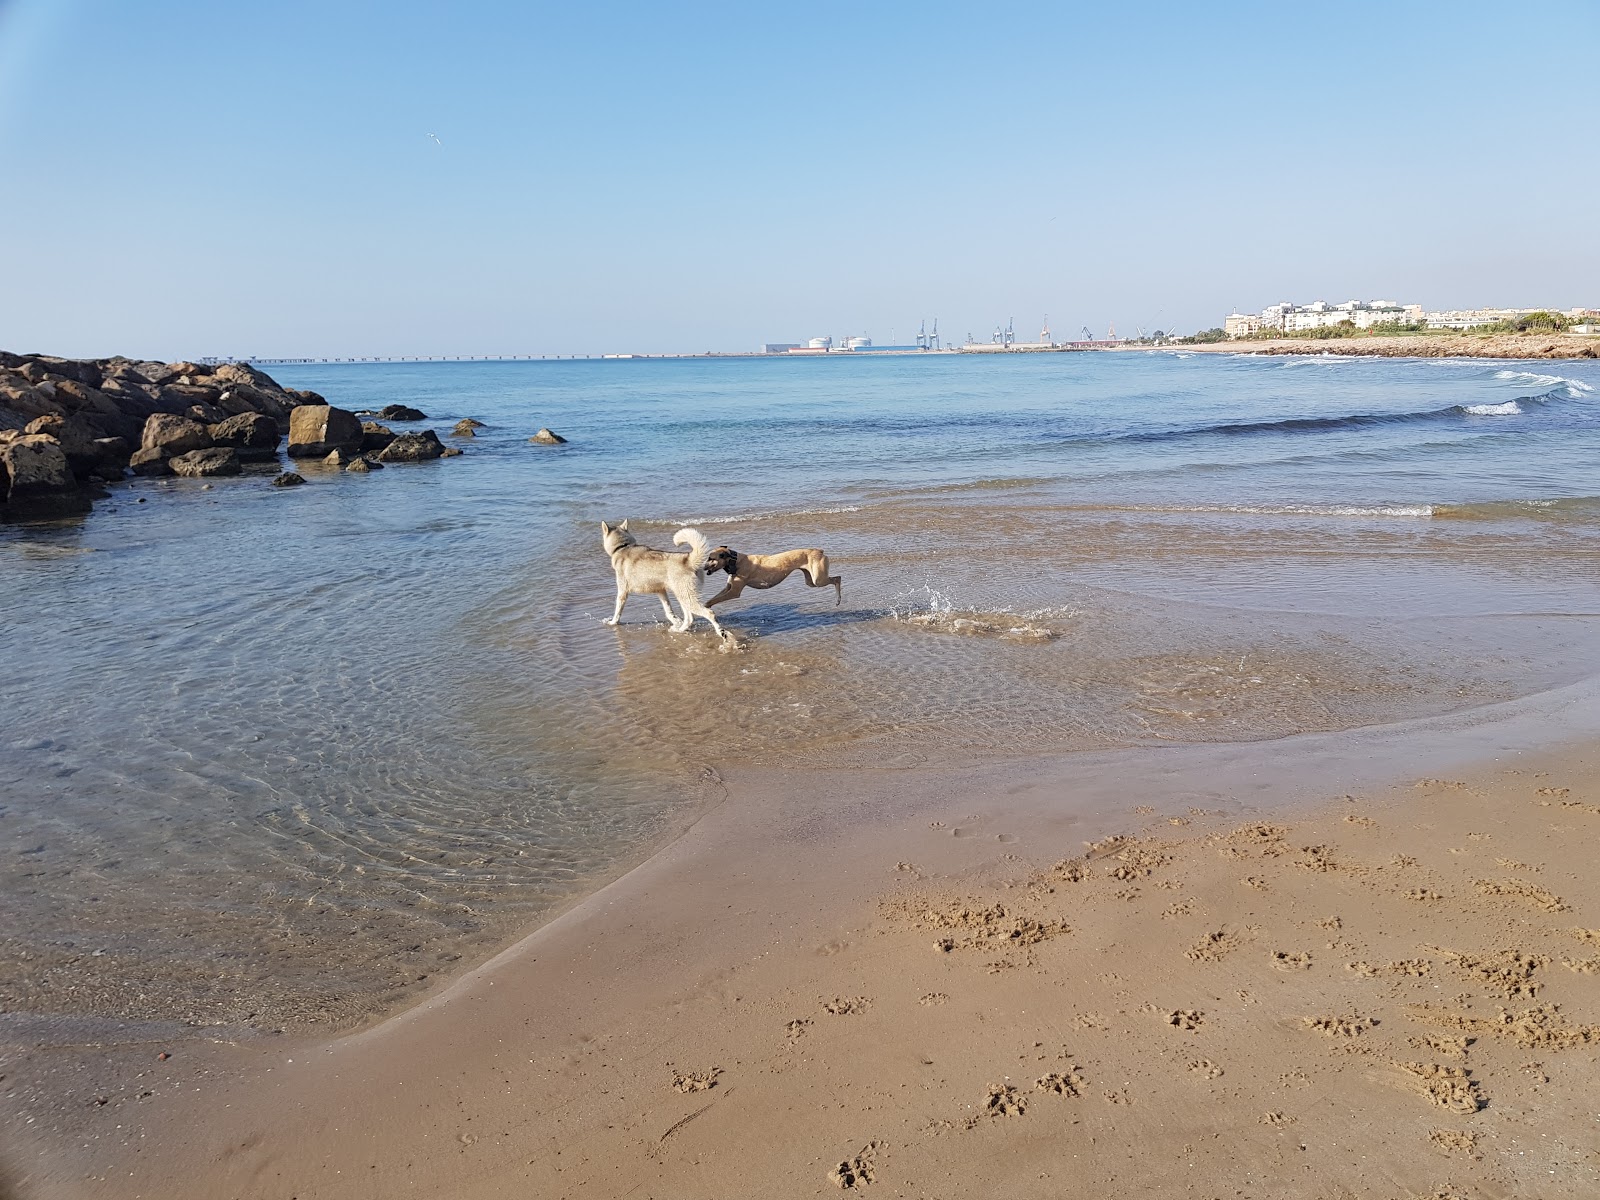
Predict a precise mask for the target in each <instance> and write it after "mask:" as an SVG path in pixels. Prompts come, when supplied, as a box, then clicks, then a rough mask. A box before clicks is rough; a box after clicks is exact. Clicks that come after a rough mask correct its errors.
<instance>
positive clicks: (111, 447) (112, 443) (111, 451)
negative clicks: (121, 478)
mask: <svg viewBox="0 0 1600 1200" xmlns="http://www.w3.org/2000/svg"><path fill="white" fill-rule="evenodd" d="M94 449H95V453H96V454H98V455H99V456H100V465H101V466H112V467H117V468H119V469H120V468H122V467H125V466H127V465H128V459H129V458H130V457H132V455H133V447H132V446H130V445H128V439H127V438H120V437H105V438H95V440H94Z"/></svg>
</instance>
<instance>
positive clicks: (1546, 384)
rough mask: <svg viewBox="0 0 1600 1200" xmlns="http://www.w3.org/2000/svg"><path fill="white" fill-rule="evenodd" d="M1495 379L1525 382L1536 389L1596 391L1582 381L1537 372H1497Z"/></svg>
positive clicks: (1575, 391)
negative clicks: (1557, 388) (1561, 388)
mask: <svg viewBox="0 0 1600 1200" xmlns="http://www.w3.org/2000/svg"><path fill="white" fill-rule="evenodd" d="M1494 377H1495V378H1496V379H1520V380H1525V381H1526V382H1528V383H1531V384H1533V385H1534V386H1535V387H1542V388H1554V387H1564V388H1566V389H1567V390H1568V391H1571V392H1574V393H1577V392H1592V391H1594V387H1593V386H1592V385H1591V384H1587V383H1585V382H1584V381H1583V380H1581V379H1568V378H1567V377H1566V376H1564V375H1541V374H1539V373H1538V372H1537V371H1496V372H1495V373H1494Z"/></svg>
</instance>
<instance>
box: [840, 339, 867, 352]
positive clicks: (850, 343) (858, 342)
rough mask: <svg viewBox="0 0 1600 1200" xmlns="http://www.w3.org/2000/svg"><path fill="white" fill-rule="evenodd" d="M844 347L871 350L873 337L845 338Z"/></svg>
mask: <svg viewBox="0 0 1600 1200" xmlns="http://www.w3.org/2000/svg"><path fill="white" fill-rule="evenodd" d="M844 348H845V349H846V350H871V349H872V339H871V338H869V337H853V338H845V340H844Z"/></svg>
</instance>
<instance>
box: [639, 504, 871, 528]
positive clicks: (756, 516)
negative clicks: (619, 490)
mask: <svg viewBox="0 0 1600 1200" xmlns="http://www.w3.org/2000/svg"><path fill="white" fill-rule="evenodd" d="M860 511H861V506H860V505H859V504H841V505H838V506H837V507H834V508H786V509H777V510H774V511H773V512H748V513H734V514H733V515H732V516H727V517H692V518H689V519H687V520H679V519H678V518H676V517H674V518H672V519H670V520H663V519H657V518H655V517H645V518H643V519H641V520H640V521H639V524H641V525H743V524H745V523H746V522H750V521H784V520H788V519H789V518H790V517H824V516H831V515H832V514H834V513H853V512H860Z"/></svg>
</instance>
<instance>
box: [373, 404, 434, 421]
mask: <svg viewBox="0 0 1600 1200" xmlns="http://www.w3.org/2000/svg"><path fill="white" fill-rule="evenodd" d="M378 416H379V417H381V418H382V419H383V420H385V421H426V420H427V419H428V414H427V413H425V412H423V411H422V410H421V409H420V408H411V407H409V406H408V405H404V404H386V405H384V407H383V408H382V409H381V410H379V412H378Z"/></svg>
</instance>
